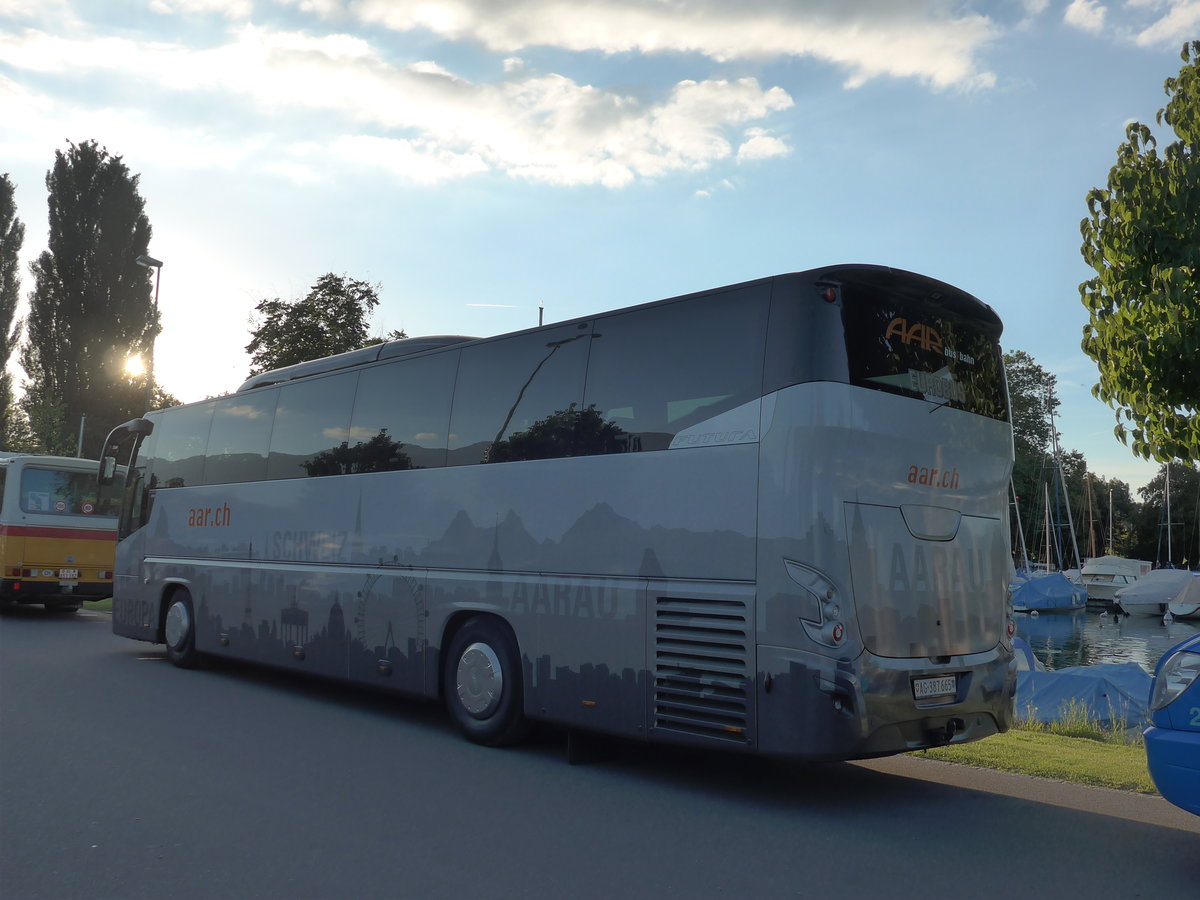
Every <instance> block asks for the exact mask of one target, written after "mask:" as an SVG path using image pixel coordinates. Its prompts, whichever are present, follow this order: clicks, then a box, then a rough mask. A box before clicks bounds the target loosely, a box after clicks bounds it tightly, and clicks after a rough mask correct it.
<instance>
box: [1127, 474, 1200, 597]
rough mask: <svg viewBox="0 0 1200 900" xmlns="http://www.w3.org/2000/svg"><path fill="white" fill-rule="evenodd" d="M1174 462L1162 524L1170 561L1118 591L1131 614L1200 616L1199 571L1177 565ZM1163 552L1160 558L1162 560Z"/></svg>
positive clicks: (1166, 489)
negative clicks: (1173, 530)
mask: <svg viewBox="0 0 1200 900" xmlns="http://www.w3.org/2000/svg"><path fill="white" fill-rule="evenodd" d="M1176 524H1178V523H1176V522H1172V521H1171V466H1170V464H1169V463H1168V464H1167V470H1166V477H1165V483H1164V491H1163V526H1164V529H1165V531H1166V538H1167V561H1166V565H1165V566H1164V567H1163V568H1159V569H1154V570H1152V571H1150V572H1147V573H1145V574H1144V575H1142V576H1140V577H1139V578H1138V580H1137V582H1136V583H1135V584H1132V585H1130V586H1128V587H1124V588H1121V589H1120V590H1118V591H1117V592H1116V600H1117V603H1118V604H1119V605H1120V607H1121V609H1122V610H1124V611H1125V612H1126V613H1129V614H1130V615H1151V616H1161V615H1166V614H1167V613H1170V614H1171V616H1172V617H1173V618H1177V619H1178V618H1191V617H1194V616H1200V573H1197V572H1189V571H1188V570H1187V569H1176V568H1175V567H1174V562H1173V558H1174V554H1173V548H1172V545H1171V526H1172V525H1176ZM1159 550H1160V552H1161V550H1162V533H1161V532H1160V534H1159ZM1161 558H1162V557H1161V556H1160V557H1159V559H1160V560H1161Z"/></svg>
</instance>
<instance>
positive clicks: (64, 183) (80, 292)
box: [21, 141, 159, 455]
mask: <svg viewBox="0 0 1200 900" xmlns="http://www.w3.org/2000/svg"><path fill="white" fill-rule="evenodd" d="M54 156H55V158H54V166H53V168H52V169H51V170H50V171H49V172H48V173H47V174H46V189H47V192H48V205H49V219H50V231H49V241H48V249H47V250H46V251H45V252H43V253H42V254H41V255H40V256H39V257H38V258H37V260H35V261H34V262H33V263H32V264H31V266H30V271H31V272H32V274H33V279H34V289H33V292H32V293H31V294H30V296H29V302H30V309H29V315H28V317H27V319H26V341H25V343H24V345H23V346H22V347H21V365H22V366H23V367H24V369H25V373H26V376H27V377H28V381H27V382H26V384H25V401H24V403H23V407H24V410H25V413H26V414H27V415H28V417H29V422H30V425H31V427H32V428H33V431H34V434H35V435H36V437H37V439H38V442H39V445H40V449H42V450H43V451H45V452H56V453H66V454H74V453H75V451H76V446H77V442H78V439H79V435H80V423H81V421H83V420H84V417H86V428H85V429H84V431H83V449H84V455H95V454H97V453H99V451H100V444H101V442H102V441H103V440H104V437H105V435H106V434H107V432H108V430H109V429H111V428H112V427H113V426H114V425H117V424H119V423H121V422H123V421H126V420H127V419H130V418H133V417H134V416H135V415H139V414H141V413H142V412H144V411H145V402H146V384H145V382H144V381H141V380H140V379H139V380H134V379H133V378H131V377H130V376H129V375H128V374H126V371H125V362H126V360H127V359H128V358H129V356H131V355H132V354H135V353H141V354H143V355H144V354H146V353H147V352H149V349H150V347H151V346H152V343H153V340H154V338H155V337H156V336H157V334H158V331H159V323H158V314H157V311H156V310H155V309H154V307H153V304H152V302H151V281H150V270H148V269H144V268H142V267H141V266H139V265H138V264H137V262H136V260H137V257H138V256H140V255H142V254H144V253H145V252H146V249H147V246H148V245H149V242H150V231H151V230H150V222H149V220H148V219H147V218H146V213H145V202H144V201H143V200H142V197H141V195H140V194H139V193H138V176H136V175H131V174H130V172H129V169H128V168H127V167H126V166H125V164H124V162H123V161H122V158H121V157H120V156H112V155H110V154H109V152H108V150H107V149H105V148H102V147H99V146H98V145H97V144H96V142H95V141H85V142H84V143H82V144H74V143H72V144H70V145H69V147H68V149H67V150H66V151H65V152H64V151H56V152H55V155H54Z"/></svg>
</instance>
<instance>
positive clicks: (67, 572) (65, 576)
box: [58, 569, 79, 581]
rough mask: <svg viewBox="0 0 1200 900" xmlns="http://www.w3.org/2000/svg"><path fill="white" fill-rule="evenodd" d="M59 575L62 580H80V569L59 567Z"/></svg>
mask: <svg viewBox="0 0 1200 900" xmlns="http://www.w3.org/2000/svg"><path fill="white" fill-rule="evenodd" d="M58 577H59V580H60V581H78V580H79V570H78V569H59V570H58Z"/></svg>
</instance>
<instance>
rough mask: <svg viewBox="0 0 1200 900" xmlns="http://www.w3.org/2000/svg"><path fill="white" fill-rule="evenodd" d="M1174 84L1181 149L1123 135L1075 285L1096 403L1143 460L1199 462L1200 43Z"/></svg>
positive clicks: (1097, 196) (1092, 212)
mask: <svg viewBox="0 0 1200 900" xmlns="http://www.w3.org/2000/svg"><path fill="white" fill-rule="evenodd" d="M1182 58H1183V61H1184V65H1183V68H1182V69H1181V70H1180V72H1179V74H1178V76H1176V77H1174V78H1168V79H1167V81H1166V84H1165V90H1166V93H1167V96H1168V97H1169V99H1168V101H1167V105H1166V106H1165V107H1164V108H1163V109H1160V110H1159V111H1158V116H1157V121H1158V124H1159V125H1160V126H1161V125H1163V124H1166V125H1168V126H1170V127H1171V128H1172V129H1173V130H1174V132H1175V134H1176V136H1177V138H1178V139H1177V140H1175V141H1173V142H1172V143H1171V144H1170V145H1168V146H1167V148H1166V150H1165V151H1164V152H1163V154H1162V155H1161V156H1160V155H1159V153H1158V150H1157V145H1156V141H1155V138H1154V137H1153V135H1152V134H1151V133H1150V129H1149V128H1147V127H1146V126H1145V125H1142V124H1140V123H1138V122H1134V123H1133V124H1131V125H1130V126H1129V127H1128V128H1127V129H1126V132H1125V135H1126V140H1125V142H1124V143H1123V144H1121V146H1120V147H1119V148H1118V149H1117V163H1116V165H1115V166H1113V168H1112V170H1111V171H1110V172H1109V175H1108V186H1107V187H1106V188H1095V189H1093V190H1092V191H1090V192H1089V193H1088V196H1087V206H1088V217H1087V218H1085V219H1084V220H1083V222H1082V223H1081V226H1080V228H1081V231H1082V234H1083V248H1082V252H1083V258H1084V260H1085V261H1086V262H1087V264H1088V265H1089V266H1091V267H1092V268H1093V269H1095V271H1096V276H1095V277H1094V278H1091V279H1089V280H1087V281H1085V282H1083V284H1081V285H1080V286H1079V293H1080V296H1081V298H1082V300H1083V305H1084V306H1085V307H1087V310H1088V315H1089V320H1088V323H1087V325H1085V326H1084V329H1083V350H1084V352H1085V353H1087V354H1088V355H1089V356H1090V357H1091V358H1092V359H1094V360H1095V361H1096V364H1097V366H1098V368H1099V370H1100V381H1099V383H1098V384H1097V385H1096V386H1095V387H1094V388H1093V389H1092V392H1093V394H1095V395H1096V396H1097V397H1099V398H1100V399H1101V400H1103V401H1104V402H1106V403H1108V404H1109V405H1110V406H1112V407H1113V408H1114V409H1115V410H1116V416H1117V424H1116V428H1115V429H1114V431H1115V433H1116V435H1117V437H1118V438H1120V439H1121V441H1122V442H1125V443H1130V441H1132V443H1131V446H1132V449H1133V452H1134V453H1135V454H1137V455H1139V456H1142V457H1144V458H1146V459H1150V458H1154V459H1158V460H1160V461H1166V460H1169V459H1182V460H1188V459H1191V460H1200V417H1198V416H1197V408H1198V406H1200V390H1198V389H1197V385H1200V240H1197V235H1198V234H1200V41H1193V42H1191V43H1190V44H1185V45H1184V48H1183V53H1182Z"/></svg>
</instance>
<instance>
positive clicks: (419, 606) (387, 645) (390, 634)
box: [354, 560, 425, 656]
mask: <svg viewBox="0 0 1200 900" xmlns="http://www.w3.org/2000/svg"><path fill="white" fill-rule="evenodd" d="M379 565H380V566H386V565H388V564H387V563H386V562H384V561H383V560H380V561H379ZM380 580H383V581H384V586H381V585H380V584H379V582H380ZM397 583H399V584H402V585H403V586H404V588H405V589H407V590H406V591H404V590H400V589H397V588H396V587H395V585H396V584H397ZM385 586H391V591H390V593H391V595H392V597H396V598H397V599H399V598H400V597H402V596H403V595H404V593H405V592H407V593H408V595H409V601H410V602H411V609H412V612H413V615H414V616H415V618H416V629H415V633H416V634H415V636H416V640H417V646H418V647H421V646H424V643H425V586H424V584H422V583H421V580H420V579H419V578H415V577H413V576H412V575H407V574H402V573H401V572H399V571H397V572H396V573H395V574H393V573H390V572H378V573H372V574H370V575H367V576H365V577H364V578H363V583H362V586H361V587H360V588H359V590H358V592H357V595H356V598H355V606H354V633H355V636H356V637H357V638H358V640H359V643H360V644H361V645H362V646H363V647H364V648H366V649H372V645H371V640H370V636H369V633H368V632H369V631H374V632H375V633H378V630H377V628H372V627H371V626H372V625H376V626H384V620H383V619H382V618H379V615H380V614H379V612H378V611H379V610H380V609H382V610H383V611H384V612H383V615H384V616H386V627H385V629H384V631H385V633H384V639H383V644H382V648H383V652H384V655H385V656H386V655H387V654H389V653H390V652H391V651H392V650H394V649H396V648H397V644H396V637H395V629H394V627H393V623H392V614H393V613H396V612H399V611H400V607H399V606H398V605H394V604H391V603H389V602H388V601H389V599H390V598H389V597H388V596H386V595H385V594H384V590H377V588H381V587H383V588H384V589H386V587H385ZM405 631H407V629H406V630H405Z"/></svg>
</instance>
